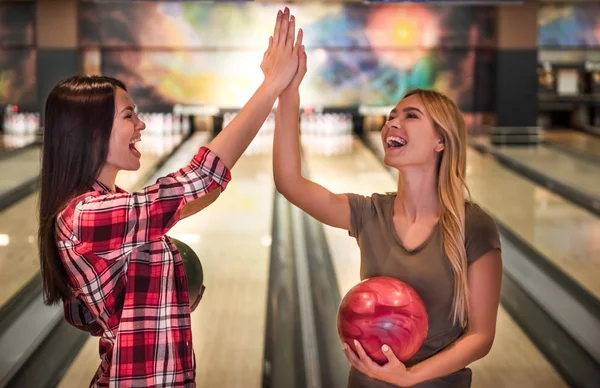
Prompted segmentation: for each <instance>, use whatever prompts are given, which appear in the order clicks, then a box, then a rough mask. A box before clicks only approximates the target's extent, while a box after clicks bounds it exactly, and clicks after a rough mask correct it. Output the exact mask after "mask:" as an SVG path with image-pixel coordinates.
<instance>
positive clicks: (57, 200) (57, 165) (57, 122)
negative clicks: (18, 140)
mask: <svg viewBox="0 0 600 388" xmlns="http://www.w3.org/2000/svg"><path fill="white" fill-rule="evenodd" d="M117 87H118V88H121V89H123V90H125V91H127V89H126V88H125V85H123V83H122V82H121V81H119V80H116V79H114V78H110V77H103V76H75V77H71V78H69V79H66V80H64V81H61V82H59V83H58V85H56V86H55V87H54V89H53V90H52V92H50V95H49V96H48V99H47V100H46V110H45V119H44V139H43V148H42V171H41V194H40V207H39V210H40V213H39V215H40V226H39V231H38V249H39V255H40V265H41V273H42V279H43V282H44V302H45V303H46V304H48V305H51V304H54V303H57V302H59V301H61V300H63V301H65V300H69V299H71V297H72V291H71V288H70V286H69V283H68V280H67V271H66V270H65V267H64V265H63V263H62V261H61V259H60V256H59V254H58V249H57V247H56V233H55V222H56V216H57V215H58V213H59V212H60V211H61V210H63V208H64V207H65V206H66V205H67V203H68V202H69V200H71V199H72V198H74V197H75V196H77V195H80V194H83V193H85V192H86V191H88V190H89V188H90V187H91V185H92V184H93V182H94V180H95V179H96V178H97V177H98V174H99V173H100V169H101V168H102V166H103V165H104V163H105V161H106V157H107V155H108V143H109V139H110V133H111V130H112V126H113V119H114V113H115V94H116V88H117Z"/></svg>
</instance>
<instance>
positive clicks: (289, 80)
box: [260, 7, 306, 95]
mask: <svg viewBox="0 0 600 388" xmlns="http://www.w3.org/2000/svg"><path fill="white" fill-rule="evenodd" d="M295 30H296V18H295V17H294V15H291V14H290V10H289V8H288V7H285V10H284V11H283V12H281V11H279V12H278V13H277V20H276V22H275V30H274V31H273V36H271V37H270V38H269V47H268V48H267V50H266V51H265V54H264V56H263V60H262V63H261V64H260V68H261V70H262V71H263V74H264V75H265V82H267V83H268V84H269V85H270V87H273V88H274V89H275V90H276V91H277V95H281V94H290V93H298V88H299V87H300V83H301V82H302V79H303V78H304V75H305V74H306V52H305V50H304V46H303V45H302V38H303V32H302V29H300V30H298V36H297V38H296V41H295V42H294V35H295Z"/></svg>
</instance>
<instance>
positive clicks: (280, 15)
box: [273, 10, 283, 45]
mask: <svg viewBox="0 0 600 388" xmlns="http://www.w3.org/2000/svg"><path fill="white" fill-rule="evenodd" d="M282 19H283V13H281V10H279V11H278V12H277V20H276V21H275V30H274V31H273V44H275V45H277V44H278V43H279V30H281V21H282Z"/></svg>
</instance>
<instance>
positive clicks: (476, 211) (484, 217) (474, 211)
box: [465, 201, 496, 231]
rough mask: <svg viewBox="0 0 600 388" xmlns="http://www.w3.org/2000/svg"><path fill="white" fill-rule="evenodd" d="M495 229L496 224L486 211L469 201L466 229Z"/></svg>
mask: <svg viewBox="0 0 600 388" xmlns="http://www.w3.org/2000/svg"><path fill="white" fill-rule="evenodd" d="M486 226H487V227H494V228H496V222H495V221H494V219H493V218H492V216H490V215H489V214H488V213H487V212H486V211H485V210H483V209H482V208H481V206H479V205H478V204H476V203H475V202H471V201H467V202H466V203H465V227H466V228H465V229H466V231H468V230H469V229H472V228H480V227H486Z"/></svg>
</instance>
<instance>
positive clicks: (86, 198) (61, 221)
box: [56, 191, 106, 230]
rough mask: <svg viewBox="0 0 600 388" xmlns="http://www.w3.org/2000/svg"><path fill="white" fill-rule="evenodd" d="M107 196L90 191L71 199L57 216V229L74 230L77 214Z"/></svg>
mask: <svg viewBox="0 0 600 388" xmlns="http://www.w3.org/2000/svg"><path fill="white" fill-rule="evenodd" d="M104 196H106V195H105V194H103V193H101V192H99V191H88V192H86V193H83V194H80V195H77V196H75V197H73V198H71V199H70V200H69V201H68V202H67V203H66V205H65V207H64V208H63V209H62V210H61V211H60V212H59V213H58V214H57V215H56V226H57V228H67V229H71V230H72V229H73V223H74V218H75V214H76V213H77V211H78V210H80V209H81V208H82V207H83V206H85V205H86V204H88V203H90V202H91V201H94V200H99V199H100V200H101V199H102V197H104Z"/></svg>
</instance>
